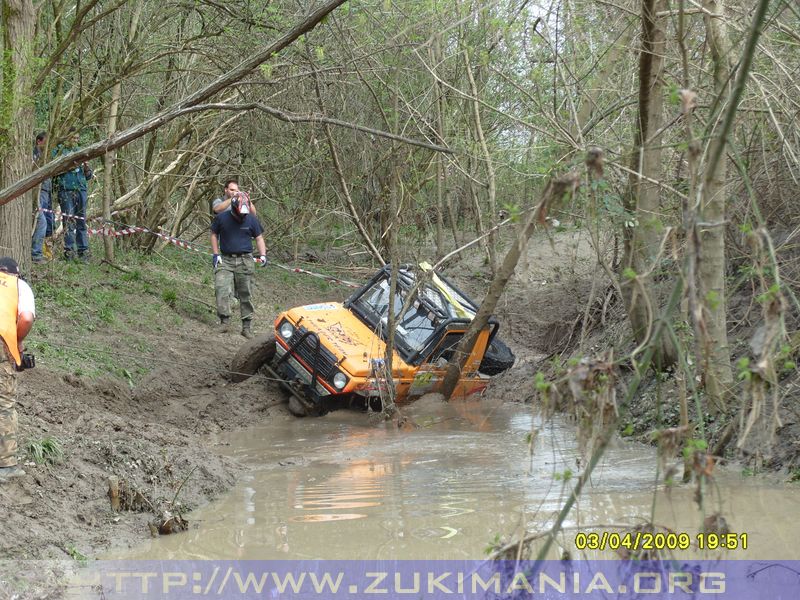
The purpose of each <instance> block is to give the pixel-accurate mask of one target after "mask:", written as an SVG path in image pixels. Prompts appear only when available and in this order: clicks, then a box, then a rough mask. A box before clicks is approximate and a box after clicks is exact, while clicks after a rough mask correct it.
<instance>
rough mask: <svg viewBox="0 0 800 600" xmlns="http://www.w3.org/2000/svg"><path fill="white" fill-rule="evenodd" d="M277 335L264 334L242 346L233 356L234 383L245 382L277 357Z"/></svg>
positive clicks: (232, 378) (232, 374)
mask: <svg viewBox="0 0 800 600" xmlns="http://www.w3.org/2000/svg"><path fill="white" fill-rule="evenodd" d="M275 351H276V350H275V334H274V333H263V334H261V335H257V336H255V337H254V338H253V339H252V340H250V341H248V342H247V343H246V344H244V345H243V346H241V347H240V348H239V350H237V352H236V354H234V356H233V360H232V361H231V367H230V370H231V372H230V378H231V381H233V382H234V383H238V382H240V381H244V380H245V379H247V378H248V377H250V376H251V375H255V374H256V373H257V372H258V370H259V369H260V368H261V367H263V366H264V365H265V364H266V363H268V362H269V361H271V360H272V359H273V357H274V356H275Z"/></svg>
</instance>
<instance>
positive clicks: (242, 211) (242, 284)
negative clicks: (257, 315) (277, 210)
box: [211, 192, 267, 339]
mask: <svg viewBox="0 0 800 600" xmlns="http://www.w3.org/2000/svg"><path fill="white" fill-rule="evenodd" d="M263 231H264V230H263V229H262V228H261V223H259V222H258V219H257V218H256V217H255V215H253V213H252V210H251V208H250V198H249V197H248V196H247V194H246V193H244V192H237V193H236V194H235V195H234V196H233V197H232V198H231V209H230V210H225V211H223V212H221V213H219V214H217V216H216V218H215V219H214V221H213V222H212V223H211V250H212V252H213V253H214V293H215V294H216V298H217V315H218V316H219V321H220V329H219V331H220V333H227V332H228V331H230V321H231V295H232V294H233V292H234V290H235V292H236V297H237V298H239V309H240V311H241V315H242V335H243V336H244V337H246V338H248V339H250V338H252V337H253V330H252V327H251V324H252V320H253V312H254V311H253V304H252V303H251V302H250V277H251V276H252V275H253V271H254V270H255V262H258V264H260V265H261V266H265V265H266V264H267V247H266V244H265V243H264V236H263V235H262V234H263ZM253 239H255V240H256V246H257V247H258V254H259V256H258V259H257V261H254V260H253Z"/></svg>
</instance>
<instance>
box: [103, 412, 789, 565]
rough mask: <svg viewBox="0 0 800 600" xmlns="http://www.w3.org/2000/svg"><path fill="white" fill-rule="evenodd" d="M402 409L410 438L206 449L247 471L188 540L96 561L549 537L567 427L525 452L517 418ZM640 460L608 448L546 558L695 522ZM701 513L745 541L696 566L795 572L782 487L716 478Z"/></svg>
mask: <svg viewBox="0 0 800 600" xmlns="http://www.w3.org/2000/svg"><path fill="white" fill-rule="evenodd" d="M407 410H408V413H409V414H410V415H411V416H412V417H413V418H414V420H415V421H416V423H418V424H419V425H420V427H419V428H417V429H415V430H412V431H398V430H397V429H396V428H394V427H393V426H392V425H391V424H376V423H371V422H369V420H368V418H367V416H366V415H364V414H361V413H355V412H347V411H339V412H335V413H331V414H329V415H326V416H325V417H323V418H316V419H295V420H281V421H280V422H275V423H271V424H264V425H263V426H258V427H254V428H252V429H249V430H246V431H243V432H237V433H235V434H231V435H229V436H228V437H226V438H224V439H222V440H220V442H222V443H223V444H226V445H224V446H222V447H223V448H224V450H225V451H226V452H228V453H230V454H231V455H233V456H235V457H237V458H238V459H240V460H241V461H243V462H245V463H246V464H248V465H249V466H250V467H251V470H250V471H249V473H248V474H247V475H246V476H244V477H243V478H242V479H241V480H240V482H239V483H238V484H237V485H236V487H235V488H234V489H233V490H231V491H230V493H228V494H227V495H225V496H224V497H223V498H222V499H220V500H219V501H217V502H215V503H213V504H211V505H209V506H206V507H204V508H201V509H199V510H197V511H195V512H193V513H191V514H190V515H187V517H188V518H189V520H190V521H192V523H193V527H192V529H191V530H190V531H188V532H186V533H183V534H180V535H173V536H165V537H161V538H158V539H154V540H152V541H150V542H148V543H145V544H144V545H142V546H140V547H137V548H133V549H131V550H129V551H125V552H117V553H114V555H113V556H108V558H138V559H143V558H148V559H211V558H217V559H295V558H309V559H312V558H320V559H334V558H350V559H355V558H359V559H390V558H393V559H412V558H413V559H433V558H437V559H444V558H481V557H483V556H484V550H485V548H486V547H487V545H489V544H490V543H491V542H492V541H493V540H495V538H496V536H498V535H500V536H501V537H503V538H505V539H510V537H511V536H513V535H518V534H519V533H520V532H522V531H523V530H525V529H527V530H528V531H534V530H539V529H543V528H545V527H546V526H547V525H548V524H552V522H553V519H554V517H555V514H556V513H557V512H558V510H559V509H560V507H561V506H562V504H563V502H564V500H565V499H566V497H567V493H568V490H569V487H570V486H571V485H572V483H573V482H569V484H568V485H565V483H564V475H565V473H567V474H568V472H572V473H577V472H579V471H580V466H579V465H580V453H579V450H578V446H577V441H576V439H575V428H574V426H573V425H571V424H569V423H567V422H564V421H558V420H557V421H555V422H552V423H548V424H547V425H546V426H545V427H543V428H542V430H541V431H540V433H539V435H538V437H537V441H536V444H535V448H534V451H533V453H529V450H528V443H527V440H526V437H527V434H528V433H529V432H530V431H531V429H532V427H535V426H538V425H539V423H538V420H537V419H536V418H535V417H533V416H532V413H531V408H530V407H529V406H525V405H521V404H508V403H506V404H491V403H488V402H485V401H483V402H481V401H467V402H461V403H455V404H444V403H441V402H433V401H426V400H423V401H422V402H420V403H418V404H416V405H413V406H412V407H410V408H409V409H407ZM227 444H229V445H227ZM656 463H657V461H656V457H655V451H654V449H653V448H651V447H648V446H645V445H641V444H636V443H624V442H619V443H617V444H615V446H614V447H613V448H612V449H611V450H610V451H609V452H608V453H607V455H606V457H605V458H604V460H603V462H602V463H601V465H599V466H598V468H597V469H596V470H595V473H594V475H593V478H592V483H591V485H590V486H589V487H588V489H587V490H586V491H585V493H584V495H583V496H582V497H581V498H580V499H579V501H578V502H577V503H576V506H575V508H573V510H572V512H571V513H570V516H569V518H568V520H567V522H566V523H565V525H566V527H567V528H568V529H567V532H566V533H565V534H564V535H563V537H561V538H560V543H561V544H562V548H567V549H569V550H570V551H571V552H572V554H573V556H580V553H579V552H577V551H576V550H575V548H574V536H575V533H576V532H578V531H587V530H588V528H589V527H591V526H595V527H597V526H614V525H626V526H630V525H635V524H639V523H642V522H643V521H645V520H648V519H649V517H650V515H651V514H653V513H652V511H653V509H654V508H655V519H654V521H655V522H656V523H658V524H660V525H664V526H668V527H670V528H672V529H673V530H674V531H677V532H687V533H689V534H690V535H691V536H692V537H693V538H694V536H695V534H696V533H697V532H698V530H699V529H700V527H701V525H702V522H703V517H704V514H703V513H702V512H701V511H700V510H699V509H698V506H697V504H696V503H695V502H694V500H693V496H694V487H693V486H678V487H675V488H673V489H671V490H669V492H668V493H667V492H666V491H664V488H663V485H662V486H657V484H656V475H657V473H656ZM705 511H706V514H708V513H712V512H717V511H719V512H721V513H722V514H723V515H724V516H725V517H726V519H727V521H728V524H729V527H730V530H731V531H732V532H737V533H746V534H747V536H748V538H747V542H748V549H747V550H738V551H735V552H728V553H727V554H725V555H721V554H720V553H719V552H715V553H712V554H708V555H707V556H725V557H727V558H758V559H767V558H783V559H790V558H791V559H800V544H798V542H797V540H800V519H798V518H797V517H798V515H800V493H798V488H797V486H793V485H787V484H780V483H777V482H770V481H767V480H765V479H762V478H754V477H744V476H742V475H741V473H740V472H739V470H738V469H734V468H728V469H727V470H724V469H720V470H719V472H718V473H717V480H716V483H715V485H714V486H712V489H710V490H708V495H707V501H706V507H705ZM560 552H561V550H560V549H558V550H556V551H555V553H554V554H553V556H554V557H557V556H560ZM695 555H697V556H703V555H702V554H696V553H695ZM591 556H606V557H608V558H611V557H613V555H612V554H610V553H609V554H605V555H598V554H592V555H591Z"/></svg>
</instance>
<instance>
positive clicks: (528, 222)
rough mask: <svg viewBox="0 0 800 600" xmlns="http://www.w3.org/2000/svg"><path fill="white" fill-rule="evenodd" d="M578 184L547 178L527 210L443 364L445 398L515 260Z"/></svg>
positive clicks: (572, 176)
mask: <svg viewBox="0 0 800 600" xmlns="http://www.w3.org/2000/svg"><path fill="white" fill-rule="evenodd" d="M577 183H578V176H577V175H576V174H574V173H569V174H567V175H564V176H562V177H559V178H558V179H551V180H550V181H549V182H548V183H547V186H546V187H545V189H544V192H542V199H541V201H540V202H539V205H538V206H537V207H536V209H535V210H533V211H531V212H530V214H529V215H528V217H527V218H526V219H525V222H524V226H523V227H522V229H521V230H520V234H519V236H518V238H517V240H516V241H515V242H514V243H513V244H511V247H510V248H509V249H508V252H507V253H506V256H505V258H504V259H503V263H502V264H501V265H500V267H499V268H498V269H497V274H496V275H495V277H494V279H492V283H491V284H490V285H489V291H488V292H486V297H485V298H484V299H483V302H481V305H480V307H479V308H478V312H477V314H476V315H475V318H473V319H472V322H471V323H470V325H469V327H468V328H467V331H466V333H465V334H464V337H463V338H461V341H460V342H459V344H458V347H457V348H456V351H455V352H454V353H453V358H452V359H451V360H450V363H449V364H448V365H447V374H446V375H445V378H444V381H443V382H442V394H444V397H445V398H448V399H449V398H450V396H452V395H453V392H454V391H455V389H456V387H457V386H458V382H459V380H460V379H461V373H462V371H463V370H464V365H465V364H466V363H467V359H468V358H469V356H470V354H472V349H473V348H474V347H475V342H476V341H477V339H478V335H480V333H481V331H483V329H484V328H485V327H486V325H487V323H488V322H489V317H491V316H492V313H493V312H494V309H495V307H496V306H497V301H498V300H499V299H500V295H501V294H502V293H503V290H504V289H505V287H506V285H507V284H508V281H509V279H511V276H512V275H513V274H514V270H515V269H516V267H517V262H519V257H520V256H521V255H522V253H523V252H525V248H526V246H527V245H528V240H529V239H530V237H531V235H532V234H533V231H534V229H536V225H537V224H541V223H543V222H544V219H545V217H546V216H547V212H548V210H549V209H550V207H551V206H552V205H553V204H554V203H555V202H559V201H561V200H562V199H563V198H564V196H566V195H567V194H570V193H572V191H573V190H574V189H575V187H576V186H577Z"/></svg>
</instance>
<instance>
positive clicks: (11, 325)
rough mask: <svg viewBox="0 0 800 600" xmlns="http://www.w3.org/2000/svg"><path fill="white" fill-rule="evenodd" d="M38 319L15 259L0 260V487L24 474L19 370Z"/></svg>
mask: <svg viewBox="0 0 800 600" xmlns="http://www.w3.org/2000/svg"><path fill="white" fill-rule="evenodd" d="M35 318H36V306H35V304H34V299H33V292H32V291H31V288H30V286H29V285H28V284H27V283H25V282H24V281H23V280H22V279H20V278H19V267H18V266H17V263H16V261H15V260H14V259H13V258H10V257H8V256H3V257H2V258H0V484H2V483H5V482H6V481H8V480H9V479H13V478H14V477H22V476H23V475H25V471H23V470H22V469H21V468H20V467H18V466H17V448H18V442H17V410H16V407H15V405H16V403H17V398H16V396H17V373H16V372H17V371H18V370H20V369H21V368H22V366H23V354H22V340H24V339H25V336H26V335H28V332H29V331H30V330H31V327H32V326H33V320H34V319H35ZM29 366H30V365H29Z"/></svg>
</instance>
